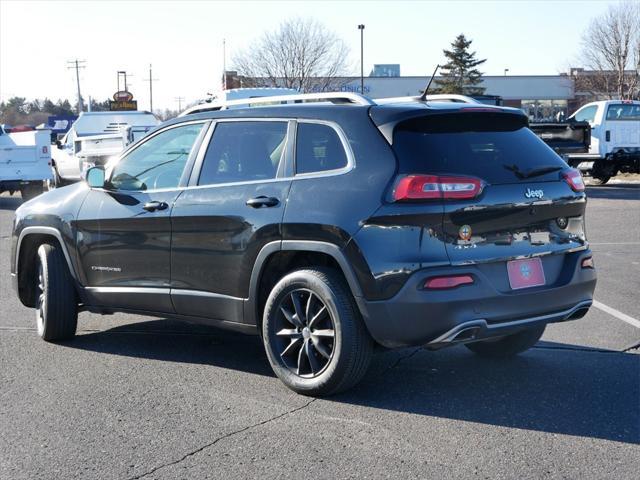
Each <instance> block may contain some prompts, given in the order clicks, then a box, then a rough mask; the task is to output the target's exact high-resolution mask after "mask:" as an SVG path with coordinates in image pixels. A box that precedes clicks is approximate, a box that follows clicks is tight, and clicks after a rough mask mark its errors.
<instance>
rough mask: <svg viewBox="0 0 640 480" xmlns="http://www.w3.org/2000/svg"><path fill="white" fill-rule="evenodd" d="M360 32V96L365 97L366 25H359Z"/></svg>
mask: <svg viewBox="0 0 640 480" xmlns="http://www.w3.org/2000/svg"><path fill="white" fill-rule="evenodd" d="M358 30H360V94H361V95H364V25H363V24H360V25H358Z"/></svg>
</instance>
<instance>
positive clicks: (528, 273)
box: [507, 258, 545, 290]
mask: <svg viewBox="0 0 640 480" xmlns="http://www.w3.org/2000/svg"><path fill="white" fill-rule="evenodd" d="M507 273H508V274H509V285H511V288H512V289H513V290H518V289H520V288H529V287H538V286H540V285H544V284H545V279H544V270H543V269H542V261H540V259H539V258H527V259H524V260H512V261H510V262H507Z"/></svg>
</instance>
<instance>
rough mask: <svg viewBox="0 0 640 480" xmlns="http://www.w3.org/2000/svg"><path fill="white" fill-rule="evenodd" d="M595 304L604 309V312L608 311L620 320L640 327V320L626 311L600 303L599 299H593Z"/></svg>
mask: <svg viewBox="0 0 640 480" xmlns="http://www.w3.org/2000/svg"><path fill="white" fill-rule="evenodd" d="M593 306H594V307H596V308H598V309H600V310H602V311H603V312H607V313H608V314H609V315H613V316H614V317H616V318H617V319H618V320H622V321H623V322H627V323H628V324H629V325H633V326H634V327H636V328H640V320H637V319H635V318H633V317H630V316H629V315H627V314H626V313H622V312H621V311H619V310H616V309H615V308H611V307H610V306H608V305H605V304H604V303H600V302H598V301H597V300H594V301H593Z"/></svg>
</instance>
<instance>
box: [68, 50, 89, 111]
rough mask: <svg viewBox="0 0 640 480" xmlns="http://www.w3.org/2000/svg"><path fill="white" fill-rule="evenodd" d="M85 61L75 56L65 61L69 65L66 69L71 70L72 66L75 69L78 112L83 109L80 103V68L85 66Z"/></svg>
mask: <svg viewBox="0 0 640 480" xmlns="http://www.w3.org/2000/svg"><path fill="white" fill-rule="evenodd" d="M85 63H87V62H86V60H78V59H77V58H76V59H75V60H71V61H68V62H67V65H69V66H68V67H67V70H71V69H73V68H75V70H76V84H77V86H78V113H80V112H82V111H83V110H84V106H83V105H82V95H81V94H80V69H81V68H87V67H86V65H84V64H85Z"/></svg>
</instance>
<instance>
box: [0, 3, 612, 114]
mask: <svg viewBox="0 0 640 480" xmlns="http://www.w3.org/2000/svg"><path fill="white" fill-rule="evenodd" d="M612 3H615V2H612V1H604V0H602V1H601V0H581V1H578V0H575V1H569V0H565V1H560V0H556V1H546V0H528V1H525V0H520V1H518V0H505V1H481V0H476V1H430V2H427V1H423V2H420V1H409V2H407V1H390V0H388V1H379V2H375V1H371V0H369V1H342V2H337V1H336V2H333V1H322V2H315V1H278V2H275V1H260V2H255V1H252V2H249V1H219V2H213V1H204V0H203V1H178V0H170V1H168V0H165V1H159V0H148V1H98V0H93V1H82V2H81V1H55V0H52V1H46V2H38V1H18V0H0V99H2V100H6V99H7V98H8V97H10V96H13V95H20V96H26V97H28V98H35V97H45V96H47V97H50V98H53V99H57V98H60V97H62V98H69V99H71V100H73V99H74V98H75V77H74V75H73V74H72V72H71V71H69V70H67V69H66V66H67V65H66V61H67V60H71V59H74V58H79V59H82V60H86V61H87V63H86V69H85V70H83V71H82V75H81V88H82V93H83V96H84V97H85V98H86V97H87V96H89V95H91V96H92V97H93V98H96V99H99V100H103V99H105V98H107V97H109V96H111V95H112V94H113V92H114V91H115V90H116V71H117V70H127V71H129V72H131V73H132V74H133V77H132V78H131V82H130V84H131V85H130V89H131V90H132V91H133V93H134V94H135V95H136V97H137V98H138V100H139V105H140V107H142V108H148V101H149V100H148V99H149V95H148V83H147V82H143V78H144V77H146V76H147V75H148V65H149V63H152V64H153V67H154V77H157V78H159V81H158V82H156V83H154V107H156V108H165V107H168V108H176V106H177V102H176V100H175V99H174V98H175V97H178V96H180V97H185V98H186V101H187V102H189V101H193V100H194V99H197V98H203V97H204V96H205V94H206V92H210V91H215V90H216V89H217V88H219V84H220V75H221V71H222V39H223V38H226V39H227V58H228V60H227V67H228V68H231V67H233V63H232V61H231V58H232V57H233V53H234V51H236V50H238V49H240V48H244V47H247V46H249V45H250V44H251V41H252V39H254V38H256V37H257V36H259V35H260V33H261V32H263V31H264V30H268V29H273V28H275V27H276V26H277V25H278V24H279V23H280V22H281V21H283V20H284V19H286V18H289V17H292V16H300V17H313V18H315V19H317V20H319V21H320V22H322V23H324V24H325V25H326V26H327V28H329V29H331V30H333V31H334V32H335V33H337V34H338V35H339V36H340V37H342V38H343V39H344V40H345V41H346V42H347V44H348V45H349V46H350V47H351V50H352V62H353V65H354V74H355V73H358V72H359V49H360V35H359V31H358V29H357V25H358V24H359V23H364V24H365V25H366V28H365V62H364V63H365V72H368V71H369V70H370V69H371V66H372V65H373V64H374V63H400V64H401V69H402V70H401V71H402V74H403V75H427V74H430V73H431V71H432V70H433V67H434V65H435V64H436V63H438V62H442V60H443V56H442V49H443V48H447V47H448V46H449V44H450V42H451V41H452V40H453V39H454V37H455V36H456V35H457V34H459V33H464V34H465V35H467V37H469V38H471V39H473V48H474V49H475V50H476V51H477V52H478V56H479V57H481V58H487V59H488V60H487V62H486V63H485V64H484V65H483V70H484V72H485V73H486V74H489V75H491V74H493V75H501V74H502V73H503V71H504V69H505V68H509V69H510V72H509V73H510V74H513V75H527V74H551V75H553V74H557V73H559V72H562V71H566V70H567V69H568V66H569V65H578V64H579V61H578V56H579V55H578V54H579V51H580V38H581V35H582V32H583V31H584V29H585V28H586V27H587V25H588V24H589V22H590V20H591V19H592V18H594V17H596V16H598V15H601V14H602V13H603V12H604V11H606V9H607V6H608V5H609V4H612ZM183 104H184V102H183Z"/></svg>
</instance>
